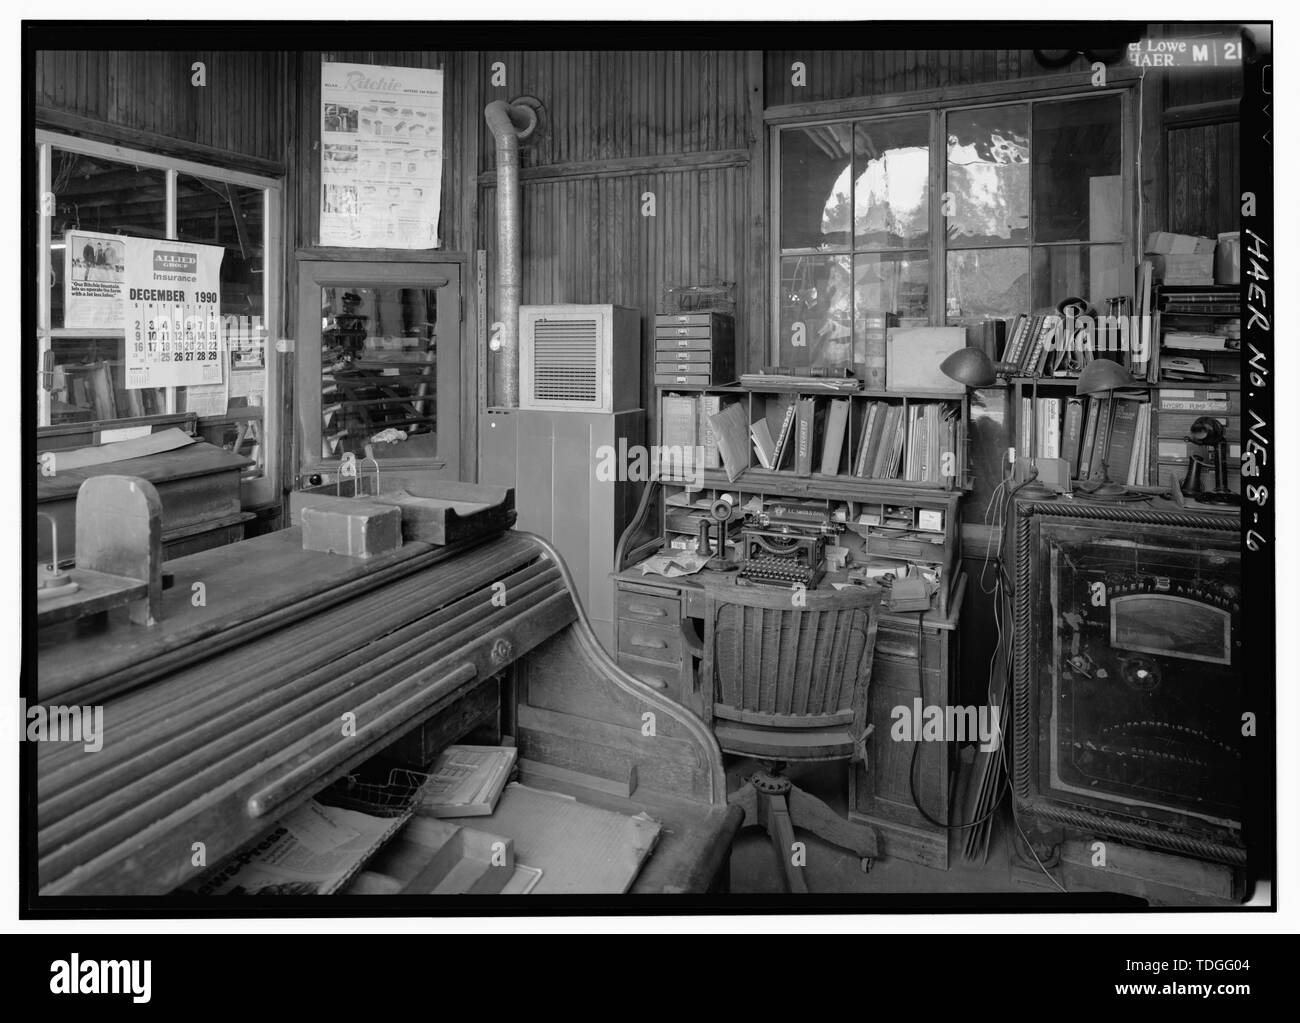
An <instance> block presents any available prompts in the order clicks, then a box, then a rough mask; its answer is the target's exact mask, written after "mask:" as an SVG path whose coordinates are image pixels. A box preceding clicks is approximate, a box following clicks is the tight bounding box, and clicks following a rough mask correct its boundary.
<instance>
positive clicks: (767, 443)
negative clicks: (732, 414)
mask: <svg viewBox="0 0 1300 1023" xmlns="http://www.w3.org/2000/svg"><path fill="white" fill-rule="evenodd" d="M749 435H750V437H751V438H753V441H754V453H755V454H756V455H758V464H759V465H761V466H762V467H763V468H764V469H774V468H776V466H775V465H774V464H773V462H772V456H773V454H775V453H776V441H774V440H773V439H772V428H771V427H770V426H768V425H767V420H766V419H760V420H758V422H756V423H750V424H749Z"/></svg>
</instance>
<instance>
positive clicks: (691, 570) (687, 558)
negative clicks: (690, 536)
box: [641, 551, 709, 579]
mask: <svg viewBox="0 0 1300 1023" xmlns="http://www.w3.org/2000/svg"><path fill="white" fill-rule="evenodd" d="M708 563H709V559H708V557H707V556H706V555H703V554H697V553H695V552H694V551H674V552H673V553H672V554H656V555H654V556H653V557H649V558H646V559H645V561H643V562H641V574H642V575H662V576H666V577H667V578H669V579H675V578H677V577H678V576H682V575H694V574H695V573H696V572H698V571H699V570H700V569H702V568H703V567H704V566H705V565H707V564H708Z"/></svg>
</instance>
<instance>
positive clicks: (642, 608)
mask: <svg viewBox="0 0 1300 1023" xmlns="http://www.w3.org/2000/svg"><path fill="white" fill-rule="evenodd" d="M627 609H628V610H629V611H631V612H632V613H633V614H638V615H653V616H654V617H655V618H667V617H668V612H667V611H665V610H664V609H663V608H662V607H653V606H651V605H649V604H628V606H627Z"/></svg>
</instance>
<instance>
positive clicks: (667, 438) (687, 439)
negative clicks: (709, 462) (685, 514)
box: [659, 394, 699, 479]
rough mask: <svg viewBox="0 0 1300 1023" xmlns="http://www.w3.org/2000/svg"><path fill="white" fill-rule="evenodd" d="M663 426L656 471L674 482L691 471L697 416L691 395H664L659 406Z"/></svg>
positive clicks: (696, 432)
mask: <svg viewBox="0 0 1300 1023" xmlns="http://www.w3.org/2000/svg"><path fill="white" fill-rule="evenodd" d="M660 409H661V415H662V417H663V423H662V427H661V430H660V436H662V437H663V443H662V445H661V447H660V449H659V451H660V456H659V457H660V463H661V464H660V469H661V471H662V472H663V473H664V474H665V475H667V476H669V477H670V478H673V479H677V478H679V477H680V476H682V475H684V474H687V473H689V472H690V471H691V470H692V469H693V467H694V458H695V448H696V445H697V443H698V440H699V415H698V412H697V405H696V401H695V396H694V395H681V394H665V395H664V397H663V401H662V402H661V403H660Z"/></svg>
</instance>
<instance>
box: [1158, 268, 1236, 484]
mask: <svg viewBox="0 0 1300 1023" xmlns="http://www.w3.org/2000/svg"><path fill="white" fill-rule="evenodd" d="M1154 305H1155V309H1156V314H1155V315H1156V327H1155V333H1156V336H1157V337H1159V339H1160V353H1159V354H1160V375H1159V379H1158V382H1157V383H1156V384H1155V387H1154V393H1153V400H1152V406H1153V407H1152V416H1153V434H1152V449H1153V451H1154V452H1155V462H1154V464H1153V470H1152V471H1153V476H1152V481H1153V482H1154V483H1156V484H1157V485H1159V486H1162V487H1167V486H1170V485H1171V484H1172V483H1173V481H1174V480H1175V479H1177V480H1179V481H1181V480H1182V479H1183V477H1184V475H1185V474H1186V472H1187V467H1188V464H1189V462H1190V459H1191V456H1192V455H1193V454H1200V455H1202V456H1204V455H1206V452H1205V451H1204V450H1203V449H1198V448H1197V446H1196V445H1194V444H1191V443H1189V442H1188V441H1186V440H1185V438H1186V436H1187V433H1188V431H1189V430H1190V429H1191V426H1192V423H1193V422H1195V421H1196V419H1197V418H1198V417H1200V416H1213V417H1215V418H1217V419H1218V420H1219V421H1220V422H1221V423H1223V424H1224V432H1225V434H1226V436H1227V442H1228V457H1227V466H1226V467H1227V473H1226V477H1227V478H1226V481H1225V482H1226V485H1227V486H1228V489H1230V490H1232V491H1235V492H1236V493H1240V492H1241V369H1242V365H1241V359H1242V353H1241V348H1240V340H1241V296H1240V292H1239V290H1238V288H1237V287H1236V286H1235V285H1230V286H1224V285H1213V286H1211V285H1198V286H1192V285H1187V286H1169V285H1162V286H1158V287H1157V288H1156V289H1155V297H1154ZM1196 339H1200V340H1196ZM1233 342H1235V343H1236V347H1235V348H1234V347H1232V344H1233ZM1220 343H1222V345H1223V347H1221V348H1220V347H1218V345H1219V344H1220ZM1207 346H1209V347H1207ZM1176 360H1182V362H1181V363H1180V362H1178V361H1176ZM1189 360H1190V361H1189ZM1203 482H1204V483H1205V485H1206V487H1207V489H1208V488H1209V487H1210V486H1211V485H1212V474H1211V473H1210V470H1209V469H1208V467H1207V469H1206V470H1205V474H1204V477H1203Z"/></svg>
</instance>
